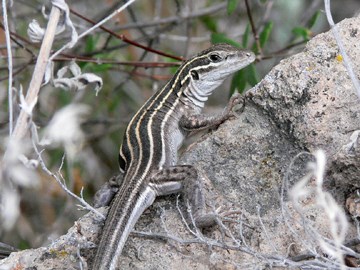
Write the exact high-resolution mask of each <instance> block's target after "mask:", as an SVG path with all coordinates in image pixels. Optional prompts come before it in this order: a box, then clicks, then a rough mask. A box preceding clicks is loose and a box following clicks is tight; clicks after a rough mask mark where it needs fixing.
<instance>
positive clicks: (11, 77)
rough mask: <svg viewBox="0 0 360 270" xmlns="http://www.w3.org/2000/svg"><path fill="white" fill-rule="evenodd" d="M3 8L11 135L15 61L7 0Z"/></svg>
mask: <svg viewBox="0 0 360 270" xmlns="http://www.w3.org/2000/svg"><path fill="white" fill-rule="evenodd" d="M2 9H3V21H4V30H5V40H6V49H7V55H8V72H9V75H8V76H9V81H8V95H9V96H8V100H9V136H11V135H12V132H13V125H14V108H13V89H12V82H13V74H12V73H13V71H12V70H13V63H12V52H11V42H10V32H9V24H8V17H7V7H6V0H2Z"/></svg>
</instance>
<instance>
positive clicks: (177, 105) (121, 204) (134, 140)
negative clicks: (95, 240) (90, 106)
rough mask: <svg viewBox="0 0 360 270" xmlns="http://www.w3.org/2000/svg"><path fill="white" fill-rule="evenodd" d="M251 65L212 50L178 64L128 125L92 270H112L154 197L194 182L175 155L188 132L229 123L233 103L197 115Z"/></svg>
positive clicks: (225, 48)
mask: <svg viewBox="0 0 360 270" xmlns="http://www.w3.org/2000/svg"><path fill="white" fill-rule="evenodd" d="M254 60H255V55H254V54H253V53H252V52H250V51H246V50H241V49H238V48H235V47H233V46H230V45H227V44H218V45H213V46H212V47H210V48H209V49H207V50H205V51H203V52H201V53H199V54H198V55H196V56H194V57H193V58H191V59H189V60H188V61H186V62H185V63H183V64H182V65H181V66H180V68H179V69H178V71H177V72H176V74H175V75H174V76H173V78H172V79H171V80H170V81H169V82H168V83H167V84H166V85H165V86H164V87H163V88H162V89H161V90H159V91H158V92H157V93H155V94H154V95H153V96H152V97H151V98H150V99H149V100H148V101H147V102H146V103H145V104H144V105H143V106H142V107H141V109H140V110H139V111H138V112H137V113H136V114H135V116H134V117H133V118H132V119H131V121H130V123H129V124H128V126H127V128H126V132H125V136H124V140H123V144H122V146H121V148H120V155H119V164H120V169H121V171H123V172H124V178H123V181H122V183H121V185H120V188H119V191H118V192H117V193H116V195H115V197H114V198H113V200H112V201H111V204H110V210H109V212H108V215H107V218H106V221H105V226H104V229H103V232H102V236H101V240H100V244H99V246H98V250H97V254H96V256H95V262H94V265H93V268H92V269H94V270H95V269H103V270H105V269H115V268H116V265H117V263H118V259H119V257H120V255H121V252H122V249H123V247H124V245H125V242H126V240H127V238H128V235H129V234H130V231H131V230H132V228H133V227H134V225H135V223H136V221H137V220H138V218H139V217H140V215H141V214H142V213H143V212H144V210H145V209H146V208H147V207H149V206H150V205H151V204H152V203H153V202H154V200H155V197H156V196H161V195H167V194H171V193H175V192H179V191H181V189H182V187H183V184H182V182H183V181H184V180H185V179H186V181H187V179H188V178H191V177H196V176H197V174H196V170H195V169H194V168H193V167H192V166H186V165H182V166H181V165H176V162H177V151H178V149H179V147H180V146H181V145H182V142H183V140H184V138H185V137H186V136H187V135H188V134H189V133H190V132H191V131H193V130H199V129H206V128H209V127H212V126H216V125H219V124H221V123H222V122H223V121H225V120H226V119H227V118H228V117H229V115H230V113H231V109H232V107H233V106H234V104H235V103H236V98H233V99H232V101H231V102H230V103H229V105H228V107H227V108H226V110H225V111H224V113H222V114H221V115H219V116H205V115H202V114H201V111H202V108H203V107H204V103H205V102H206V101H207V99H208V96H209V95H210V94H211V93H212V92H213V91H214V90H215V88H217V87H218V86H219V85H220V84H221V83H222V82H223V81H224V80H225V79H226V78H227V77H228V76H229V75H230V74H232V73H234V72H236V71H238V70H240V69H242V68H243V67H245V66H247V65H249V64H250V63H251V62H253V61H254ZM190 181H191V180H190Z"/></svg>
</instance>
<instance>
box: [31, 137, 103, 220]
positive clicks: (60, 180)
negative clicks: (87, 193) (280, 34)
mask: <svg viewBox="0 0 360 270" xmlns="http://www.w3.org/2000/svg"><path fill="white" fill-rule="evenodd" d="M33 147H34V150H35V153H36V154H37V156H38V160H39V164H40V166H41V168H42V170H43V171H44V172H45V173H46V174H48V175H49V176H51V177H52V178H53V179H54V180H55V181H56V182H57V183H58V184H59V185H60V186H61V188H62V189H63V190H64V191H65V192H66V193H67V194H69V195H70V196H72V197H73V198H75V199H76V200H78V201H79V202H80V203H81V205H83V207H84V208H85V209H86V210H89V211H91V212H94V213H95V214H96V215H97V216H99V217H101V218H102V219H105V216H104V215H103V214H102V213H100V212H99V211H98V210H96V209H95V208H94V207H92V206H91V205H90V204H88V203H87V202H86V201H85V200H84V198H83V196H82V192H83V190H81V192H80V195H81V197H79V196H77V195H76V194H74V193H73V192H72V191H71V190H69V189H68V188H67V186H66V184H65V179H64V177H63V176H62V174H61V172H60V170H61V168H62V166H63V164H64V158H65V156H63V157H62V160H61V165H60V167H59V170H58V175H60V177H59V176H57V175H56V174H54V173H53V172H51V171H50V170H49V169H48V168H47V167H46V164H45V161H44V160H43V158H42V155H41V153H42V151H39V149H38V148H37V146H36V143H35V142H34V140H33Z"/></svg>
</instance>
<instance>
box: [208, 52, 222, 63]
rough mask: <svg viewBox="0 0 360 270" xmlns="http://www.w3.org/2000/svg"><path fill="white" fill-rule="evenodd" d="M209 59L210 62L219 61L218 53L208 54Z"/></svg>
mask: <svg viewBox="0 0 360 270" xmlns="http://www.w3.org/2000/svg"><path fill="white" fill-rule="evenodd" d="M209 59H210V61H211V62H214V63H217V62H220V61H221V59H222V58H221V56H220V55H218V54H210V56H209Z"/></svg>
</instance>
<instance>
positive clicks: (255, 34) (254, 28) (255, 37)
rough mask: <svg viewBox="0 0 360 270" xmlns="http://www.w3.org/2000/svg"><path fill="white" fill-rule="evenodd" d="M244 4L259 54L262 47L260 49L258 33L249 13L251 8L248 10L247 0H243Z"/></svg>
mask: <svg viewBox="0 0 360 270" xmlns="http://www.w3.org/2000/svg"><path fill="white" fill-rule="evenodd" d="M245 6H246V13H247V14H248V17H249V21H250V25H251V31H252V32H253V35H254V39H255V43H256V47H257V49H258V52H259V55H262V49H261V46H260V41H259V35H258V33H257V31H256V27H255V24H254V20H253V17H252V15H251V10H250V5H249V2H248V0H245Z"/></svg>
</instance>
